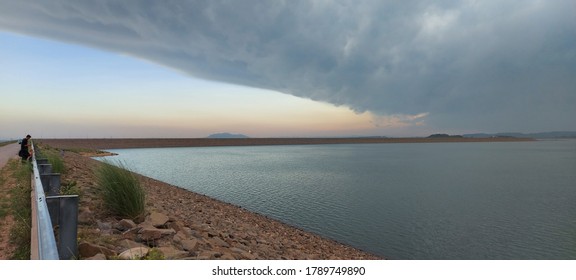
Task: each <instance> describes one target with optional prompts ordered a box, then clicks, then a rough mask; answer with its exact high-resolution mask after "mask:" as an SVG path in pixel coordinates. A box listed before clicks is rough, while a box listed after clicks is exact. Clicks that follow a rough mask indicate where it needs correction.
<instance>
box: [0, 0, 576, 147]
mask: <svg viewBox="0 0 576 280" xmlns="http://www.w3.org/2000/svg"><path fill="white" fill-rule="evenodd" d="M575 9H576V3H575V2H574V1H572V0H550V1H539V0H526V1H516V0H483V1H427V0H413V1H356V0H341V1H320V0H317V1H316V0H291V1H260V0H244V1H222V0H212V1H201V0H177V1H172V0H165V1H151V2H141V1H115V0H99V1H69V0H53V1H42V0H27V1H12V0H0V63H1V64H0V98H1V103H0V110H1V111H0V126H1V130H0V137H13V136H16V137H20V136H19V135H22V134H25V133H30V134H34V135H38V136H39V137H204V136H206V135H209V134H211V133H217V132H224V131H226V132H234V133H244V134H247V135H250V136H254V137H272V136H347V135H359V136H361V135H385V136H425V135H427V134H430V133H450V134H456V133H467V132H510V131H514V132H538V131H557V130H576V122H574V119H576V109H575V108H576V79H574V77H576V17H574V13H573V12H574V10H575ZM27 36H29V37H27ZM43 38H44V39H43ZM208 80H210V81H211V82H208ZM311 100H315V101H311ZM24 111H25V112H26V113H25V114H24V116H22V115H23V113H22V112H24Z"/></svg>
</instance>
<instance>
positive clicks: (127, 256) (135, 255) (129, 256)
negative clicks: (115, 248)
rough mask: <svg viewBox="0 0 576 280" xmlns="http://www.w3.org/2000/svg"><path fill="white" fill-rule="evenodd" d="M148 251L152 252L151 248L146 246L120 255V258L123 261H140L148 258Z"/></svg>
mask: <svg viewBox="0 0 576 280" xmlns="http://www.w3.org/2000/svg"><path fill="white" fill-rule="evenodd" d="M148 251H150V248H148V247H144V246H141V247H135V248H131V249H128V250H126V251H124V252H122V253H120V255H118V257H120V258H121V259H123V260H139V259H142V258H143V257H144V256H146V254H148Z"/></svg>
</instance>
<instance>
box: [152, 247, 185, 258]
mask: <svg viewBox="0 0 576 280" xmlns="http://www.w3.org/2000/svg"><path fill="white" fill-rule="evenodd" d="M157 249H158V251H160V252H162V254H163V255H164V257H165V258H166V259H167V260H177V259H182V258H186V257H188V256H189V254H188V252H186V251H180V250H178V249H176V248H174V247H158V248H157Z"/></svg>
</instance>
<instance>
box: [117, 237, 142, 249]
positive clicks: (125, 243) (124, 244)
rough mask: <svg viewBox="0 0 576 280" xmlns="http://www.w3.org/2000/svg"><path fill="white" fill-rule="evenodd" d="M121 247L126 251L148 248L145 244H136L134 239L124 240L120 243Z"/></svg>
mask: <svg viewBox="0 0 576 280" xmlns="http://www.w3.org/2000/svg"><path fill="white" fill-rule="evenodd" d="M120 246H122V247H124V248H126V249H131V248H136V247H146V246H145V245H144V244H142V243H139V242H136V241H134V240H132V239H124V240H122V241H120Z"/></svg>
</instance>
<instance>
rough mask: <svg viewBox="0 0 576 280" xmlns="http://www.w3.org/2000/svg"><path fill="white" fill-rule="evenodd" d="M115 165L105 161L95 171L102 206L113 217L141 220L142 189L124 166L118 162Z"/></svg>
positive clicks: (136, 179) (143, 193) (143, 198)
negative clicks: (103, 205) (113, 215)
mask: <svg viewBox="0 0 576 280" xmlns="http://www.w3.org/2000/svg"><path fill="white" fill-rule="evenodd" d="M117 165H118V166H116V165H113V164H112V163H111V162H109V161H106V160H105V161H104V162H103V164H101V165H100V166H99V167H98V169H97V170H96V178H97V183H98V185H99V186H100V188H101V191H102V195H103V200H104V204H105V206H106V207H107V208H108V210H109V211H111V212H112V213H113V214H115V215H118V216H121V217H123V218H130V219H136V218H141V217H142V216H143V214H144V206H145V203H146V202H145V200H146V194H145V192H144V189H143V188H142V186H141V185H140V181H139V180H138V178H136V176H134V174H133V173H132V172H130V171H129V170H128V169H127V168H126V166H125V164H123V163H121V162H118V164H117Z"/></svg>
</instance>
